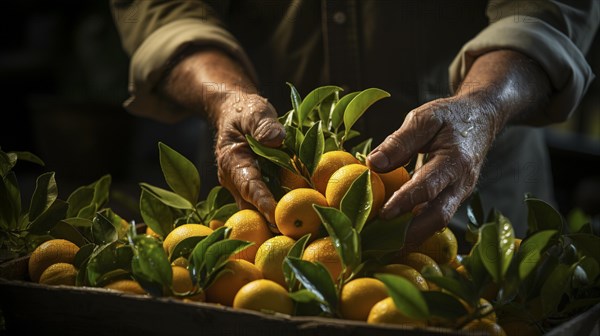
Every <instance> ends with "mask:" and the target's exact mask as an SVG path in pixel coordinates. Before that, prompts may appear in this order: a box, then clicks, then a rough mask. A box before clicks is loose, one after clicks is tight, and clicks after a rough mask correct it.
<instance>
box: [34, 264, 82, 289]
mask: <svg viewBox="0 0 600 336" xmlns="http://www.w3.org/2000/svg"><path fill="white" fill-rule="evenodd" d="M75 279H77V269H76V268H75V266H73V265H71V264H67V263H56V264H53V265H50V266H49V267H48V268H46V270H45V271H44V272H43V273H42V275H41V276H40V283H41V284H44V285H53V286H57V285H65V286H75Z"/></svg>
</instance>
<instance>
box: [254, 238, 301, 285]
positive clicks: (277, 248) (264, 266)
mask: <svg viewBox="0 0 600 336" xmlns="http://www.w3.org/2000/svg"><path fill="white" fill-rule="evenodd" d="M295 242H296V241H295V240H293V239H292V238H290V237H287V236H275V237H273V238H270V239H268V240H267V241H266V242H264V243H263V244H262V245H260V247H259V248H258V251H257V252H256V258H255V261H254V265H256V267H257V268H258V269H259V270H260V271H261V272H262V275H263V278H265V279H268V280H273V281H275V282H276V283H278V284H280V285H281V286H284V287H285V286H286V283H285V277H284V275H283V260H284V259H285V257H286V256H287V254H288V252H289V251H290V249H291V248H292V246H293V245H294V243H295Z"/></svg>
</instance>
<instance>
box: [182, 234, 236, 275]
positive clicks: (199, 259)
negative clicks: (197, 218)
mask: <svg viewBox="0 0 600 336" xmlns="http://www.w3.org/2000/svg"><path fill="white" fill-rule="evenodd" d="M229 231H230V229H229V228H227V227H225V226H222V227H220V228H218V229H216V230H215V231H213V232H212V233H211V234H209V235H208V236H207V237H206V238H204V239H203V240H201V241H200V242H199V243H198V244H196V247H194V249H193V250H192V253H190V258H189V262H190V267H189V269H190V274H191V275H192V281H193V283H195V284H197V283H199V282H200V281H207V280H208V279H206V278H204V276H205V275H206V267H205V257H206V253H207V252H206V251H207V250H208V248H209V247H210V246H211V245H212V244H214V243H216V242H218V241H222V240H223V239H225V237H226V236H227V235H228V232H229Z"/></svg>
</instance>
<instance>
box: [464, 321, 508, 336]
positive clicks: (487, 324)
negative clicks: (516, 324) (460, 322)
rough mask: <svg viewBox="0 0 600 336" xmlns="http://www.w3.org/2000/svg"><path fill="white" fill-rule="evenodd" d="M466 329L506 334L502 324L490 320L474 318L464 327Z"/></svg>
mask: <svg viewBox="0 0 600 336" xmlns="http://www.w3.org/2000/svg"><path fill="white" fill-rule="evenodd" d="M463 330H465V331H479V332H482V333H485V334H487V335H490V336H506V333H505V332H504V330H503V329H502V327H501V326H499V325H498V324H496V323H495V322H492V321H490V320H474V321H471V322H469V324H467V325H466V326H464V327H463Z"/></svg>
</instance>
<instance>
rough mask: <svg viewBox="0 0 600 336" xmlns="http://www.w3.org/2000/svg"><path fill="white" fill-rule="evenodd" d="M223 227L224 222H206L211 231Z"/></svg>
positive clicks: (216, 220)
mask: <svg viewBox="0 0 600 336" xmlns="http://www.w3.org/2000/svg"><path fill="white" fill-rule="evenodd" d="M223 225H225V222H223V221H222V220H218V219H212V220H211V221H210V222H208V227H209V228H211V229H212V230H216V229H218V228H220V227H221V226H223Z"/></svg>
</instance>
